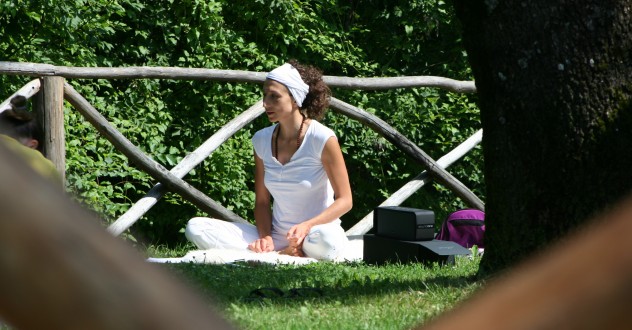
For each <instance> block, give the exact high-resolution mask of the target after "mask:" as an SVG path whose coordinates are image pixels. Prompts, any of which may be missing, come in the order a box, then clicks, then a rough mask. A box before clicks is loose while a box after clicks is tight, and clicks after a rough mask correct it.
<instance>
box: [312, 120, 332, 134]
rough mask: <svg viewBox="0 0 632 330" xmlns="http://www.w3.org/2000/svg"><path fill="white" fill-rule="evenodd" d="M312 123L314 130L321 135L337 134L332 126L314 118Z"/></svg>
mask: <svg viewBox="0 0 632 330" xmlns="http://www.w3.org/2000/svg"><path fill="white" fill-rule="evenodd" d="M312 125H314V132H315V133H316V134H318V135H320V136H323V137H324V138H329V137H331V136H336V133H334V131H333V130H332V129H331V128H329V127H327V126H325V125H323V124H322V123H321V122H319V121H317V120H315V119H313V120H312Z"/></svg>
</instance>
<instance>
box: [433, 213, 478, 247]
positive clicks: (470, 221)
mask: <svg viewBox="0 0 632 330" xmlns="http://www.w3.org/2000/svg"><path fill="white" fill-rule="evenodd" d="M484 236H485V213H484V212H483V211H480V210H476V209H463V210H458V211H456V212H452V213H450V215H448V217H447V219H446V220H445V221H444V222H443V224H442V225H441V229H440V230H439V234H437V237H435V238H436V239H438V240H442V241H452V242H456V243H459V244H460V245H461V246H463V247H466V248H468V249H469V248H471V247H472V246H473V245H476V246H478V247H479V248H481V249H483V248H485V245H484V243H483V237H484Z"/></svg>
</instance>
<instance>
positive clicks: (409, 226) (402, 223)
mask: <svg viewBox="0 0 632 330" xmlns="http://www.w3.org/2000/svg"><path fill="white" fill-rule="evenodd" d="M434 225H435V215H434V212H432V211H429V210H422V209H415V208H409V207H401V206H380V207H377V208H376V209H375V210H374V211H373V228H375V234H376V235H378V236H383V237H390V238H396V239H402V240H407V241H429V240H432V239H434Z"/></svg>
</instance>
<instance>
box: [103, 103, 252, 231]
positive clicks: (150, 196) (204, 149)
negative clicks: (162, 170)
mask: <svg viewBox="0 0 632 330" xmlns="http://www.w3.org/2000/svg"><path fill="white" fill-rule="evenodd" d="M263 112H264V109H263V101H259V102H257V103H255V104H254V105H253V106H252V107H250V108H249V109H248V110H246V111H244V112H242V113H241V114H240V115H239V116H237V117H235V119H233V120H231V121H230V122H228V123H227V124H226V125H224V126H222V128H220V129H219V130H218V131H217V132H216V133H215V134H213V136H211V137H210V138H208V139H207V140H206V141H205V142H204V143H202V145H200V146H199V147H198V148H196V149H195V150H193V152H191V153H190V154H188V155H187V156H185V157H184V158H183V159H182V161H181V162H180V163H178V165H176V166H175V167H174V168H172V169H171V171H170V172H171V174H173V175H174V176H176V177H178V178H182V177H184V176H185V175H187V173H189V172H190V171H191V170H192V169H194V168H195V166H197V165H199V164H200V163H201V162H203V161H204V160H205V159H206V158H207V157H208V156H210V155H211V154H212V153H213V151H215V150H216V149H217V148H219V147H220V146H221V145H222V143H224V142H226V140H228V139H229V138H230V137H231V136H233V135H234V134H235V133H236V132H237V131H239V130H240V129H241V128H243V127H244V126H246V125H247V124H249V123H250V122H252V121H253V120H254V119H255V118H257V117H259V115H261V114H262V113H263ZM164 193H165V189H164V186H163V185H162V184H160V183H159V184H157V185H155V186H153V187H152V188H151V189H150V190H149V192H148V193H147V194H146V195H145V196H143V198H141V199H140V200H138V202H136V203H135V204H134V205H132V207H131V208H130V209H129V210H127V212H125V214H123V215H121V216H120V217H119V218H118V219H117V220H116V221H115V222H114V223H112V224H111V225H110V227H109V228H108V230H109V231H110V232H111V233H112V234H114V235H120V234H121V233H122V232H124V231H125V230H127V229H128V228H129V227H131V226H132V225H133V224H134V223H135V222H136V221H138V219H140V217H142V216H143V214H145V213H146V212H147V211H149V209H150V208H152V207H153V206H154V205H155V204H156V203H157V202H158V200H159V199H160V198H162V195H163V194H164Z"/></svg>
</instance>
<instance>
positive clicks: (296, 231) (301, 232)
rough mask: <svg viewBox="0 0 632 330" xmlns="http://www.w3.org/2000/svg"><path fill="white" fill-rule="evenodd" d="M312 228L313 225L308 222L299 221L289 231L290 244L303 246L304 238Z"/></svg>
mask: <svg viewBox="0 0 632 330" xmlns="http://www.w3.org/2000/svg"><path fill="white" fill-rule="evenodd" d="M311 229H312V225H310V224H309V223H308V222H303V223H299V224H298V225H294V226H293V227H292V228H290V230H289V231H288V232H287V236H286V238H287V240H288V242H290V245H293V244H294V245H295V246H302V245H303V240H304V239H305V237H307V234H309V231H310V230H311Z"/></svg>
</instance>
